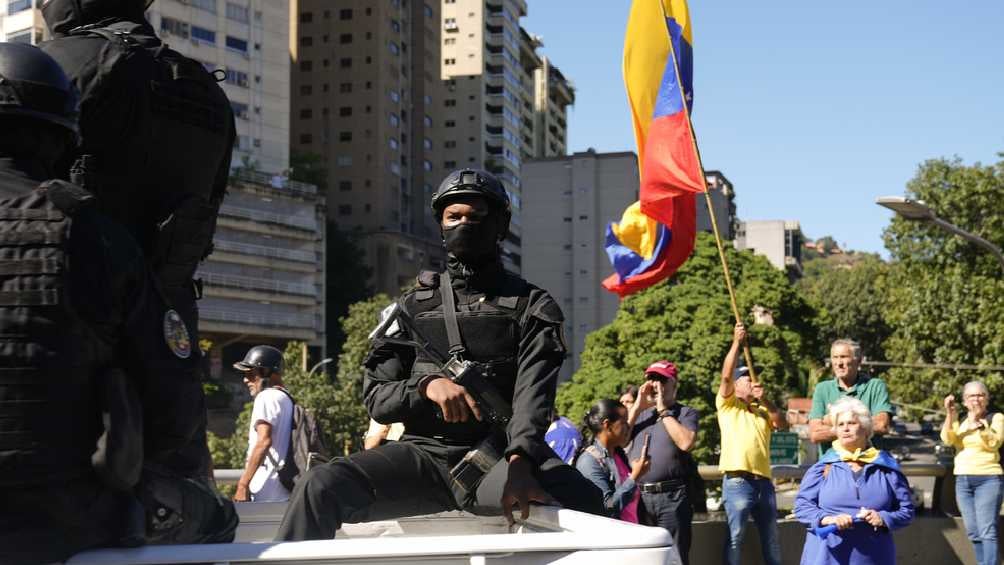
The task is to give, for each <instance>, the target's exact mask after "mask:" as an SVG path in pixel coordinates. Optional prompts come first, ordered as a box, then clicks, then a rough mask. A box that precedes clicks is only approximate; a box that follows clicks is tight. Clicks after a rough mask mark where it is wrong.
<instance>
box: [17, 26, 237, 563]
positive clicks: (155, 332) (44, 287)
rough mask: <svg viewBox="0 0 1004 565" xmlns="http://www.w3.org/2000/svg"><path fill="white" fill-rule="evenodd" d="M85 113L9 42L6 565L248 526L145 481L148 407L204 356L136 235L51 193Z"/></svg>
mask: <svg viewBox="0 0 1004 565" xmlns="http://www.w3.org/2000/svg"><path fill="white" fill-rule="evenodd" d="M77 100H78V97H77V92H76V90H75V89H74V87H73V85H72V83H71V82H70V81H69V80H68V78H67V77H66V76H65V75H64V74H63V71H62V70H61V69H60V67H59V65H58V64H57V63H56V62H55V61H54V60H53V59H52V58H51V57H49V56H47V55H46V54H45V53H43V52H42V51H40V50H39V49H37V48H36V47H32V46H30V45H26V44H19V43H0V563H27V564H31V563H51V562H54V561H62V560H64V559H66V558H68V557H70V556H71V555H73V554H74V553H76V552H78V551H80V550H83V549H86V548H90V547H97V546H109V545H112V546H114V545H124V544H126V545H135V544H139V543H143V542H144V541H149V542H158V541H167V542H169V541H188V542H193V543H194V542H198V541H229V540H230V539H232V538H233V532H234V529H235V527H236V514H235V513H234V512H233V507H232V506H230V505H229V503H228V502H227V501H225V500H222V499H220V498H219V497H218V496H217V495H215V493H213V492H212V491H207V490H206V489H205V487H204V485H202V484H196V483H195V482H193V481H189V480H187V479H182V480H173V479H171V478H170V477H169V475H166V474H164V473H162V472H160V471H159V470H158V469H157V468H155V467H150V468H148V469H147V470H145V471H144V470H143V465H144V454H143V451H144V441H143V429H144V423H145V422H144V415H143V413H142V410H141V409H140V405H139V396H141V395H143V394H144V393H145V391H146V390H147V389H149V388H150V387H151V383H152V382H156V381H158V380H161V379H166V378H170V377H171V376H173V375H175V374H177V373H178V372H183V371H185V370H187V367H188V365H190V364H191V359H192V355H191V348H192V341H191V336H190V335H189V334H188V332H187V330H186V328H185V326H184V323H183V322H182V321H181V319H180V317H179V316H178V315H177V314H176V313H174V311H173V310H172V309H171V308H170V306H169V305H168V304H167V302H166V301H165V300H164V298H163V296H162V295H161V294H160V293H159V292H158V290H157V287H156V285H155V284H154V281H153V279H152V277H151V275H150V273H149V270H148V268H147V266H146V264H145V262H144V257H143V253H142V251H141V250H140V248H139V246H138V245H137V243H136V241H135V239H134V238H133V237H132V235H131V234H130V233H129V232H128V231H127V230H126V229H125V228H123V227H122V226H120V225H119V224H117V223H116V222H115V221H113V220H111V219H109V218H108V217H107V216H105V215H103V214H102V213H101V211H100V210H99V206H98V205H97V204H98V202H97V199H96V198H95V196H94V195H93V194H90V193H88V192H87V191H85V190H83V189H81V188H79V187H77V186H74V185H72V184H70V183H68V182H65V181H58V180H57V181H46V179H48V178H51V176H52V175H53V172H54V171H55V170H56V167H57V162H58V161H59V160H60V159H61V158H62V157H63V154H64V153H66V152H68V151H71V150H72V149H73V147H74V145H75V140H76V133H77V132H76V120H75V118H76V112H77ZM40 183H41V184H40ZM71 265H72V268H70V266H71ZM183 510H184V514H182V511H183ZM158 513H160V514H163V516H159V515H158ZM181 518H183V520H182V519H181Z"/></svg>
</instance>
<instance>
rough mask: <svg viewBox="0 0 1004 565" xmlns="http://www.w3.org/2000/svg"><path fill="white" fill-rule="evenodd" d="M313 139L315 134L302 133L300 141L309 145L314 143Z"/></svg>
mask: <svg viewBox="0 0 1004 565" xmlns="http://www.w3.org/2000/svg"><path fill="white" fill-rule="evenodd" d="M313 141H314V136H312V135H310V134H309V133H301V134H300V143H302V144H304V145H309V144H311V143H313Z"/></svg>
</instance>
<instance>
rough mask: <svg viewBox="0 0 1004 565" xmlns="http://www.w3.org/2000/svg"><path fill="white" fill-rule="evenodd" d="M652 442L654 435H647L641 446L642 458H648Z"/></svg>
mask: <svg viewBox="0 0 1004 565" xmlns="http://www.w3.org/2000/svg"><path fill="white" fill-rule="evenodd" d="M651 440H652V434H645V440H644V442H643V443H642V444H641V458H642V459H646V458H648V444H649V442H650V441H651Z"/></svg>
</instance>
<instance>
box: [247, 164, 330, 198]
mask: <svg viewBox="0 0 1004 565" xmlns="http://www.w3.org/2000/svg"><path fill="white" fill-rule="evenodd" d="M230 178H231V180H239V181H244V182H250V183H252V184H257V185H261V186H267V187H271V188H274V189H276V190H279V191H281V192H284V193H290V192H293V193H300V194H301V195H307V196H317V187H316V186H314V185H312V184H307V183H305V182H299V181H295V180H290V179H288V178H286V177H284V176H281V175H269V174H267V173H262V172H259V171H249V170H244V169H237V170H235V171H233V172H232V173H231V174H230Z"/></svg>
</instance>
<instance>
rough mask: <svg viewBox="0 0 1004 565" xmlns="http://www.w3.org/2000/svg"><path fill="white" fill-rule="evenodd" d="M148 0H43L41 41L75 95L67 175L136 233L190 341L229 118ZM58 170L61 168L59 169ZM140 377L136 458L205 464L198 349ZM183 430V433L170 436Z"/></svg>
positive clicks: (176, 468) (225, 164)
mask: <svg viewBox="0 0 1004 565" xmlns="http://www.w3.org/2000/svg"><path fill="white" fill-rule="evenodd" d="M150 4H151V0H48V1H46V2H44V3H42V4H41V10H42V15H43V17H44V18H45V21H46V24H47V25H48V26H49V30H50V31H51V32H52V36H53V38H54V39H53V40H51V41H47V42H45V43H43V44H42V45H41V46H40V47H41V49H42V50H43V51H45V52H46V53H48V54H49V55H50V56H52V57H53V58H54V59H55V60H56V61H57V62H58V63H59V64H60V65H61V66H62V67H63V69H64V70H65V72H66V74H67V76H69V78H70V80H71V82H73V84H74V85H75V86H76V87H77V89H78V90H79V92H80V96H81V103H80V118H79V123H80V144H79V147H78V148H77V150H76V152H75V153H74V154H73V155H71V156H70V158H68V159H66V160H65V161H64V167H67V168H69V169H70V171H69V177H70V180H72V182H74V183H75V184H77V185H78V186H81V187H83V188H84V189H86V190H87V191H88V192H90V193H92V194H94V195H96V196H97V197H98V198H99V199H100V200H101V205H102V210H103V211H104V212H105V213H106V214H107V215H108V216H110V217H111V218H112V219H114V220H116V221H117V222H119V223H120V224H121V225H123V226H124V227H125V228H126V229H128V230H129V232H131V233H132V235H133V237H134V238H135V239H136V241H137V242H138V243H139V246H140V248H141V249H142V251H143V253H144V255H145V256H146V261H147V264H148V265H149V266H150V269H151V270H152V272H153V275H154V277H155V278H156V280H157V284H158V286H159V288H160V289H161V290H162V291H163V293H164V295H165V296H166V298H167V300H168V301H169V302H170V303H171V305H172V308H173V309H174V311H175V312H177V313H178V315H180V317H181V320H182V321H183V322H184V325H185V327H186V328H187V330H188V333H189V339H190V340H191V342H192V343H193V344H198V343H199V324H198V311H197V309H196V306H195V303H196V300H197V299H198V298H199V297H200V296H201V283H199V282H196V281H194V280H193V278H194V276H195V272H196V269H197V268H198V265H199V262H200V261H202V259H204V258H205V257H206V256H208V255H209V253H210V252H211V251H212V241H213V233H214V231H215V229H216V217H217V214H218V212H219V207H220V204H221V202H222V201H223V196H224V194H225V192H226V186H227V179H228V177H229V170H230V159H231V152H232V150H233V145H234V138H235V130H234V118H233V111H232V110H231V107H230V102H229V101H228V100H227V97H226V94H224V92H223V90H222V89H221V88H220V87H219V85H218V84H217V83H216V82H217V80H216V78H214V76H213V75H212V74H210V72H209V71H207V70H206V69H205V67H203V65H202V64H201V63H199V62H197V61H195V60H192V59H189V58H187V57H185V56H183V55H181V54H180V53H178V52H176V51H174V50H172V49H169V48H168V46H167V45H165V44H163V43H162V42H161V41H160V39H158V38H157V36H156V34H155V33H154V30H153V27H151V26H150V23H149V22H148V21H147V20H146V17H145V15H144V14H145V12H146V9H147V7H148V6H149V5H150ZM60 177H61V178H63V174H61V175H60ZM201 354H202V353H201V350H200V349H199V348H197V347H195V348H193V349H192V353H191V359H192V361H193V363H191V364H190V365H188V366H186V367H185V369H184V370H183V371H180V372H179V373H177V374H175V375H173V377H172V378H170V379H165V380H164V381H163V382H162V383H160V386H152V385H153V384H152V383H151V387H150V388H149V389H148V391H149V393H150V394H149V395H148V396H145V397H144V398H143V406H144V409H145V410H146V420H147V426H146V435H147V447H148V449H147V453H146V456H147V459H151V460H156V461H158V462H159V463H160V464H162V465H164V466H166V467H168V468H170V469H171V470H172V471H173V472H176V473H180V474H182V475H184V476H187V477H193V478H194V477H201V478H204V479H206V478H208V477H209V476H210V475H211V469H210V468H211V464H210V460H209V451H208V449H207V447H206V406H205V399H204V397H203V393H202V384H201V378H200V376H201V371H200V370H199V369H198V367H199V363H198V361H199V357H201ZM181 440H184V441H186V442H187V443H183V444H180V445H179V444H178V442H179V441H181Z"/></svg>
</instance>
